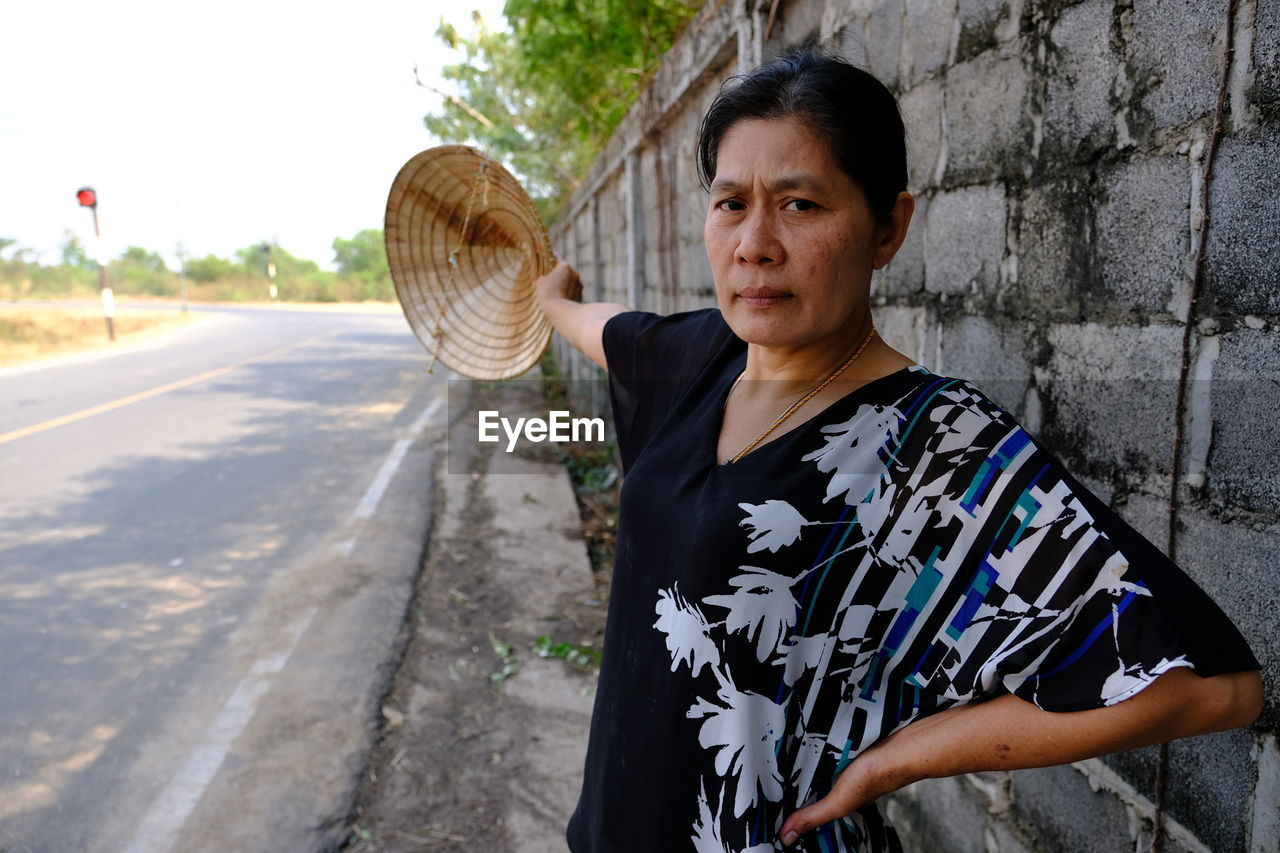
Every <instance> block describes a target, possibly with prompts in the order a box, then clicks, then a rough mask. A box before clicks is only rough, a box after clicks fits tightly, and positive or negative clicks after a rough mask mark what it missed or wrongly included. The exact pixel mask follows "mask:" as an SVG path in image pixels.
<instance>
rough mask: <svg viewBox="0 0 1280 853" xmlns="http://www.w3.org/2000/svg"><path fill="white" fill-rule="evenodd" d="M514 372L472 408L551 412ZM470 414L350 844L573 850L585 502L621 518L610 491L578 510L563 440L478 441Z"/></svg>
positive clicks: (590, 649) (590, 660)
mask: <svg viewBox="0 0 1280 853" xmlns="http://www.w3.org/2000/svg"><path fill="white" fill-rule="evenodd" d="M515 384H516V385H518V386H519V387H516V388H513V387H502V386H497V387H491V388H479V389H478V390H477V391H476V392H475V393H476V394H478V395H483V396H484V398H485V401H484V402H483V405H479V404H480V402H481V401H479V400H477V401H476V405H475V406H473V407H472V408H473V409H474V408H476V407H482V408H497V409H499V410H500V411H502V412H503V414H506V413H507V412H509V411H515V410H517V409H519V408H521V407H523V408H527V409H529V410H531V411H538V410H541V411H542V412H544V413H545V412H546V411H547V408H546V404H545V401H544V400H542V399H539V397H540V395H536V394H531V393H530V389H531V388H533V387H536V386H535V385H534V384H533V383H528V382H522V383H515ZM451 414H454V413H452V412H451ZM465 420H466V419H465V418H464V417H458V418H457V421H456V422H455V424H454V426H453V428H452V429H451V432H450V438H449V445H448V447H449V450H448V451H447V453H446V452H445V451H444V449H443V448H442V449H441V456H440V457H438V459H437V469H438V472H439V473H438V474H437V477H436V481H437V488H436V509H435V512H434V516H435V520H434V522H433V529H432V532H431V538H430V542H429V545H428V548H427V551H426V561H425V567H424V571H423V573H422V576H421V579H420V582H419V587H418V593H417V595H418V598H417V601H416V602H415V605H414V607H413V615H412V619H411V624H410V625H409V626H407V629H408V630H409V632H410V635H409V637H408V638H407V643H406V646H405V651H404V657H403V660H402V662H401V665H400V667H399V671H398V674H397V676H396V678H395V681H394V686H393V688H392V690H391V692H390V693H389V695H388V696H387V697H386V700H385V701H384V704H383V715H384V718H385V720H384V725H383V735H382V738H381V740H380V742H379V744H378V745H377V747H376V748H375V750H374V753H373V754H372V756H371V758H370V762H369V765H368V767H367V768H366V772H365V778H364V779H363V780H362V788H361V790H360V792H359V796H358V804H357V808H356V814H355V816H354V820H353V822H352V825H351V832H352V835H351V840H350V842H349V843H348V845H347V846H346V848H345V849H346V850H347V851H351V853H366V851H455V850H468V851H473V850H486V851H520V853H526V851H542V850H547V851H551V850H564V849H565V845H564V841H563V832H564V826H565V822H566V821H567V820H568V817H569V814H570V813H571V811H572V808H573V806H574V804H575V803H576V800H577V795H578V790H579V786H580V784H581V770H582V764H581V762H582V757H583V755H584V753H585V746H586V734H587V726H588V723H589V719H590V709H591V703H592V701H593V691H594V685H595V677H596V668H597V661H598V654H599V653H598V649H599V648H600V645H601V641H602V637H603V625H604V613H605V607H604V595H603V593H602V591H601V586H600V583H599V581H598V580H597V578H596V577H595V574H596V573H593V572H592V571H591V569H590V563H589V561H588V557H587V547H586V543H585V542H584V538H583V529H582V516H583V515H586V516H588V517H589V520H590V525H591V526H594V527H609V526H611V524H612V522H611V521H609V520H608V510H607V504H608V500H607V499H606V498H602V497H600V496H597V497H596V503H597V504H599V503H601V502H603V503H604V504H605V506H606V508H605V509H604V510H601V509H600V507H598V506H594V507H592V508H589V509H586V510H584V509H582V508H581V506H579V505H577V504H575V502H574V493H573V490H572V488H571V486H570V484H569V478H568V476H567V474H566V472H565V467H564V465H563V463H562V461H561V460H560V459H558V458H557V453H556V452H555V451H549V450H548V449H547V448H546V446H539V448H540V451H541V452H537V453H528V452H525V453H521V452H520V451H519V450H518V451H517V453H516V454H513V455H511V456H507V455H506V454H504V453H502V452H501V450H500V449H495V447H494V445H487V446H485V448H486V449H483V450H481V449H480V447H481V446H480V445H478V444H477V443H476V442H475V441H474V419H472V421H471V429H472V434H471V440H468V437H467V434H466V433H465V432H464V429H465V427H466V424H465V423H463V421H465ZM451 472H452V473H451ZM540 652H541V653H540Z"/></svg>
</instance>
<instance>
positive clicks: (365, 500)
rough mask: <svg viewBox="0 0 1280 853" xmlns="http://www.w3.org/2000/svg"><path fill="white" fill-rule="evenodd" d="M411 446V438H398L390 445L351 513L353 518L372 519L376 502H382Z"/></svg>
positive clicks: (376, 505)
mask: <svg viewBox="0 0 1280 853" xmlns="http://www.w3.org/2000/svg"><path fill="white" fill-rule="evenodd" d="M411 444H413V439H412V438H398V439H396V443H395V444H393V445H391V452H390V453H388V454H387V460H386V461H385V462H383V463H382V467H381V468H379V469H378V475H377V476H376V477H374V478H373V482H372V483H370V484H369V488H368V489H366V490H365V493H364V497H362V498H361V499H360V503H359V504H358V505H357V506H356V511H355V512H354V513H352V515H353V516H354V517H356V518H373V511H374V510H376V509H377V508H378V502H379V501H381V500H382V495H383V494H384V493H385V492H386V491H387V486H389V485H391V478H392V477H394V476H395V475H396V469H397V468H399V467H400V463H401V462H403V461H404V455H405V454H406V453H408V452H409V445H411Z"/></svg>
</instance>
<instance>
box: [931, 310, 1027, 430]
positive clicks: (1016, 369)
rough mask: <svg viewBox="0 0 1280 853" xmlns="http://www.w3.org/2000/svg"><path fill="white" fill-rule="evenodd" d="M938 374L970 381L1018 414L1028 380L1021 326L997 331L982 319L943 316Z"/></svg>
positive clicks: (1004, 406)
mask: <svg viewBox="0 0 1280 853" xmlns="http://www.w3.org/2000/svg"><path fill="white" fill-rule="evenodd" d="M939 341H940V346H939V349H940V351H941V359H940V362H939V364H938V365H937V367H936V368H935V369H936V370H937V371H938V372H940V373H944V374H946V375H948V376H958V377H961V378H964V379H968V380H969V381H971V382H973V383H974V384H975V385H976V386H977V387H978V388H980V389H981V390H982V391H983V392H984V393H986V394H987V396H989V397H990V398H991V399H992V400H994V401H995V402H996V403H997V404H998V405H1000V406H1001V407H1002V408H1004V409H1007V410H1009V411H1010V412H1014V413H1015V414H1016V413H1017V411H1018V409H1019V408H1020V407H1021V405H1022V398H1023V395H1024V394H1025V393H1026V389H1027V383H1028V382H1029V381H1030V380H1031V365H1030V364H1028V362H1027V358H1026V352H1025V349H1026V344H1025V343H1024V341H1023V339H1022V329H1021V328H1020V327H1017V326H1015V327H1012V328H1000V327H998V326H996V325H995V324H993V323H992V322H991V321H989V320H987V319H985V318H982V317H972V316H970V317H958V318H956V319H954V320H950V321H949V320H948V319H947V318H945V317H944V319H943V323H942V329H941V332H940V334H939Z"/></svg>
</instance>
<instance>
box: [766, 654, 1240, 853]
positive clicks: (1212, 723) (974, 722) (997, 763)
mask: <svg viewBox="0 0 1280 853" xmlns="http://www.w3.org/2000/svg"><path fill="white" fill-rule="evenodd" d="M1261 706H1262V688H1261V680H1260V678H1259V676H1258V673H1257V672H1242V673H1232V674H1229V675H1218V676H1214V677H1212V678H1200V677H1199V676H1197V675H1195V673H1193V672H1192V671H1191V670H1189V669H1186V668H1182V667H1180V668H1177V669H1174V670H1171V671H1169V672H1167V673H1165V674H1164V675H1162V676H1160V677H1159V678H1157V679H1156V681H1155V682H1154V683H1152V684H1151V685H1149V686H1148V687H1147V688H1145V689H1144V690H1142V691H1141V692H1139V693H1138V694H1137V695H1136V696H1134V697H1132V698H1130V699H1126V700H1125V701H1123V702H1119V703H1117V704H1115V705H1111V706H1108V707H1106V708H1098V709H1094V710H1088V711H1074V712H1068V713H1057V712H1052V711H1044V710H1041V709H1040V708H1038V707H1037V706H1035V705H1033V704H1031V703H1030V702H1026V701H1024V700H1022V699H1019V698H1018V697H1016V696H1009V695H1006V696H1001V697H999V698H997V699H992V700H990V701H987V702H981V703H976V704H972V705H964V706H960V707H957V708H951V709H948V710H946V711H942V712H940V713H937V714H934V715H933V716H930V717H926V718H925V719H923V720H920V721H918V722H915V723H912V724H911V725H909V726H907V727H906V728H903V729H901V730H900V731H898V732H895V733H894V734H893V735H892V736H891V737H888V738H886V739H885V740H884V741H882V742H880V743H878V744H876V745H875V746H873V747H871V748H870V749H868V750H866V751H865V752H863V753H862V754H861V755H860V756H858V758H857V759H856V760H855V761H854V762H853V763H852V764H850V765H849V767H848V768H846V769H845V771H844V773H842V774H841V776H840V778H839V779H838V780H837V781H836V785H835V787H834V788H833V789H832V792H831V794H829V795H828V796H827V797H825V798H824V799H823V800H820V801H819V802H817V803H814V804H813V805H812V806H809V807H808V808H805V809H801V810H799V811H797V812H796V813H794V814H793V815H791V816H790V817H789V818H788V819H787V821H786V823H784V824H783V832H782V836H783V841H784V843H788V844H789V843H791V841H789V840H787V836H788V834H789V833H792V832H794V833H796V834H797V835H799V834H803V833H804V832H807V831H809V830H810V829H812V828H813V827H815V826H819V825H821V824H823V823H827V822H829V821H831V820H835V819H836V818H839V817H842V816H844V815H846V814H849V813H850V812H852V811H853V810H854V809H857V808H859V807H860V806H862V805H865V804H866V803H869V802H871V801H872V800H874V799H876V798H877V797H880V796H883V795H884V794H887V793H889V792H891V791H896V790H898V789H899V788H901V787H903V786H905V785H909V784H911V783H912V782H916V781H919V780H921V779H929V778H938V777H943V776H956V775H959V774H961V773H972V772H976V771H982V770H1018V769H1025V768H1030V767H1047V766H1050V765H1055V764H1068V763H1071V762H1073V761H1081V760H1083V759H1086V758H1093V757H1095V756H1098V755H1106V754H1108V753H1112V752H1118V751H1120V750H1124V749H1134V748H1137V747H1141V746H1149V745H1151V744H1155V743H1162V742H1164V741H1168V740H1174V739H1176V738H1180V737H1188V736H1191V735H1197V734H1205V733H1207V732H1213V731H1222V730H1225V729H1232V728H1237V727H1239V726H1244V725H1248V724H1249V723H1251V722H1253V720H1254V719H1256V718H1257V716H1258V713H1259V712H1260V711H1261ZM792 840H794V839H792Z"/></svg>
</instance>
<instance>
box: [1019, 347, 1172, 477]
mask: <svg viewBox="0 0 1280 853" xmlns="http://www.w3.org/2000/svg"><path fill="white" fill-rule="evenodd" d="M1048 342H1049V345H1050V347H1051V348H1052V355H1051V356H1050V359H1049V363H1048V365H1047V366H1046V368H1044V369H1043V370H1039V369H1038V370H1037V375H1036V379H1037V384H1038V385H1039V387H1040V393H1041V396H1042V398H1043V399H1044V400H1045V407H1046V416H1045V432H1046V434H1047V435H1049V436H1051V439H1050V443H1051V446H1052V447H1053V448H1054V449H1055V450H1056V451H1060V452H1062V454H1063V455H1064V456H1066V457H1067V458H1068V459H1069V460H1070V459H1073V458H1079V457H1081V456H1083V457H1084V458H1087V459H1089V460H1091V461H1093V462H1095V463H1099V462H1100V463H1103V464H1105V465H1108V466H1110V467H1111V468H1112V470H1114V471H1116V472H1118V473H1123V474H1124V475H1125V476H1128V477H1131V478H1133V479H1132V480H1130V482H1134V481H1138V482H1143V481H1148V480H1153V479H1160V478H1162V477H1167V476H1168V473H1169V472H1170V471H1171V470H1172V464H1171V463H1172V459H1173V425H1174V412H1175V410H1176V406H1177V393H1178V388H1177V378H1178V364H1179V363H1180V359H1181V352H1182V331H1181V329H1179V328H1178V327H1176V326H1102V325H1098V324H1094V323H1086V324H1083V325H1055V326H1052V327H1050V329H1049V331H1048ZM1050 413H1052V415H1051V414H1050Z"/></svg>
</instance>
